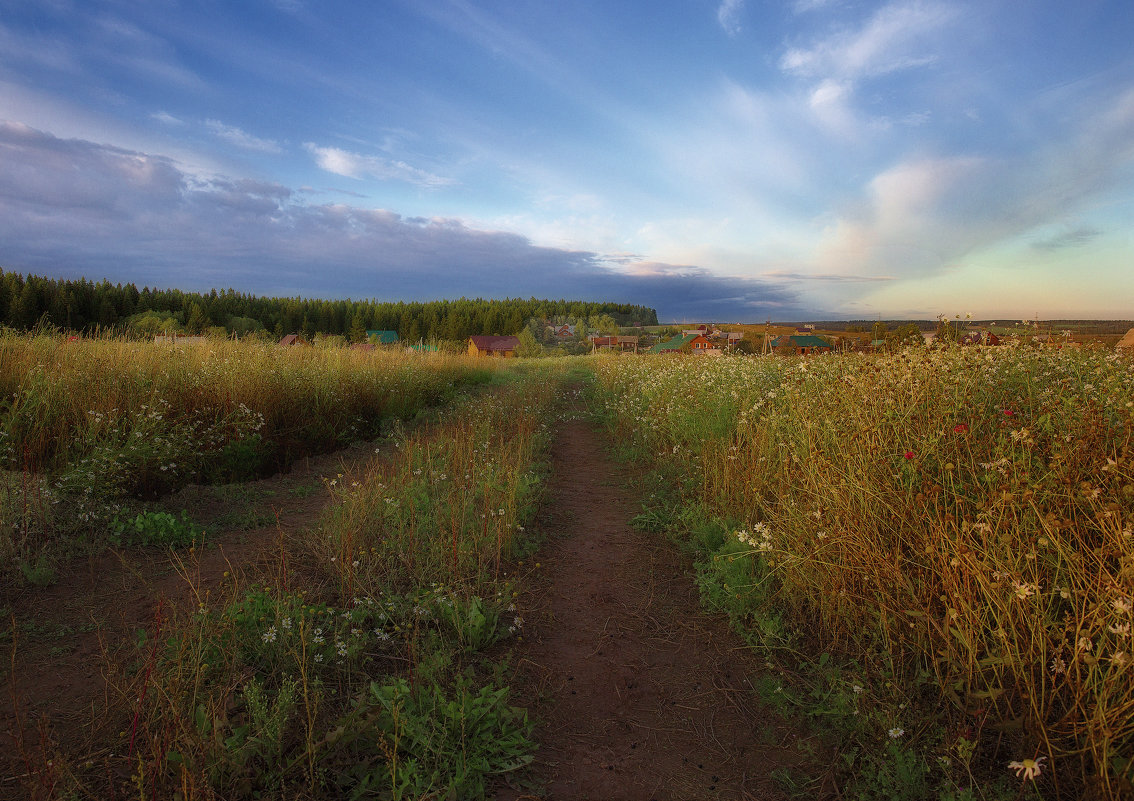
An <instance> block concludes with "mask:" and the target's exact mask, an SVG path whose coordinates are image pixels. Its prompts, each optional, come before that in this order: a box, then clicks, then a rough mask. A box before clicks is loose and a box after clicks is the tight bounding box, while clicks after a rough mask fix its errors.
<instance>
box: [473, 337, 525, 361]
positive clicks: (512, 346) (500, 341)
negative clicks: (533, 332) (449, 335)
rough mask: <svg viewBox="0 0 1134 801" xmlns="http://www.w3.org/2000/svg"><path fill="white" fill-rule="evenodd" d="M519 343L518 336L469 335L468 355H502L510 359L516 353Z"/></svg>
mask: <svg viewBox="0 0 1134 801" xmlns="http://www.w3.org/2000/svg"><path fill="white" fill-rule="evenodd" d="M519 345H520V339H519V337H500V336H478V337H469V356H502V357H504V358H505V359H510V358H512V357H513V356H515V355H516V348H517V347H519Z"/></svg>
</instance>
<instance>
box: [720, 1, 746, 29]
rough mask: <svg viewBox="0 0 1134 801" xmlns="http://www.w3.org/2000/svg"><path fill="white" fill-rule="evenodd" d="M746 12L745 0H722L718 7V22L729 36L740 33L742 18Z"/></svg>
mask: <svg viewBox="0 0 1134 801" xmlns="http://www.w3.org/2000/svg"><path fill="white" fill-rule="evenodd" d="M743 12H744V0H721V4H720V5H719V6H717V22H719V23H720V26H721V27H722V28H724V31H725V33H727V34H728V35H729V36H736V35H737V34H738V33H740V16H741V14H742V13H743Z"/></svg>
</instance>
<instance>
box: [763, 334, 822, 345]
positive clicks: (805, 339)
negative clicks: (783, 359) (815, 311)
mask: <svg viewBox="0 0 1134 801" xmlns="http://www.w3.org/2000/svg"><path fill="white" fill-rule="evenodd" d="M787 339H788V340H789V342H790V343H791V345H792V346H793V347H796V348H829V347H831V343H830V342H828V341H827V340H825V339H823V337H818V336H815V335H814V334H807V335H802V334H792V335H791V336H789V337H788V338H787ZM783 340H784V337H776V338H775V339H773V340H772V347H773V348H778V347H779V346H780V345H781V344H784V343H783Z"/></svg>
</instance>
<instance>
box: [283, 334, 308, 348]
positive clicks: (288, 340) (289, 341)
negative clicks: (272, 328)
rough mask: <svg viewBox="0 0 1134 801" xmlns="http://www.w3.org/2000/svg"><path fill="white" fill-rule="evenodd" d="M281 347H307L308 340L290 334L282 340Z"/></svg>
mask: <svg viewBox="0 0 1134 801" xmlns="http://www.w3.org/2000/svg"><path fill="white" fill-rule="evenodd" d="M280 344H281V345H306V344H307V340H306V339H304V338H303V337H302V336H300V335H299V334H288V335H287V336H286V337H284V338H283V339H281V340H280Z"/></svg>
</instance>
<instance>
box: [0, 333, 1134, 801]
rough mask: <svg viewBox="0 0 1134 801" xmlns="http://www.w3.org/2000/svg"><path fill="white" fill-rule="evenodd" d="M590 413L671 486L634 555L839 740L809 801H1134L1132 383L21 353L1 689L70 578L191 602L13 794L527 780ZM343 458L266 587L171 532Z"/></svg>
mask: <svg viewBox="0 0 1134 801" xmlns="http://www.w3.org/2000/svg"><path fill="white" fill-rule="evenodd" d="M568 362H569V363H570V364H568ZM580 382H583V383H585V384H586V385H587V386H588V390H587V397H588V399H589V400H588V402H589V405H590V408H591V410H592V412H593V414H594V416H595V418H596V420H597V421H599V422H600V423H601V424H602V425H604V426H605V427H606V430H607V431H608V432H609V436H610V440H611V443H612V446H613V447H614V448H616V449H617V450H618V451H619V452H621V453H622V455H623V456H624V457H625V458H627V459H634V460H638V461H639V462H641V463H642V464H644V465H646V466H647V467H648V471H647V472H646V474H645V478H644V479H643V481H644V482H645V484H644V486H645V489H644V491H643V498H644V503H643V507H642V510H641V513H640V514H639V515H638V516H637V517H636V518H635V519H634V523H635V525H636V526H638V527H639V528H641V529H644V530H648V531H652V532H657V535H658V536H659V537H662V536H668V537H669V538H671V539H673V540H675V541H677V542H679V543H681V544H682V546H684V547H685V548H687V549H688V550H689V552H690V553H691V554H692V556H693V560H694V563H695V570H694V572H695V579H696V581H697V583H698V585H699V587H700V591H701V596H702V599H703V601H704V602H705V604H706V605H708V606H709V607H711V608H712V609H713V610H716V611H718V612H721V613H723V614H726V615H728V617H729V619H730V620H731V622H732V626H733V628H734V629H735V631H736V632H737V633H738V634H739V635H740V637H741V638H743V641H744V642H746V643H747V645H748V647H750V648H752V649H754V650H756V651H757V652H758V653H760V654H762V655H763V656H764V658H765V666H766V668H767V672H766V673H764V674H762V675H760V676H752V677H751V681H752V684H753V685H754V686H755V688H756V689H757V691H758V692H759V694H760V695H761V696H762V698H763V700H764V701H765V702H767V703H768V704H770V705H772V706H773V707H775V708H776V709H778V710H780V711H781V712H782V713H783V714H784V716H785V717H786V718H789V719H793V720H799V719H801V718H802V719H809V720H810V721H811V722H812V723H813V724H814V727H815V728H816V729H817V730H820V731H822V732H824V733H825V735H826V736H827V738H828V739H829V741H830V748H831V751H830V753H831V754H832V756H831V757H830V759H829V762H828V763H826V764H822V765H815V766H814V770H812V771H806V772H804V773H802V774H800V775H793V774H786V773H785V774H784V775H780V776H777V777H776V780H777V783H778V786H779V787H780V789H781V790H782V791H783V792H785V793H786V794H788V795H799V796H803V795H811V796H814V795H815V794H816V793H817V792H819V790H818V788H819V787H820V786H821V785H820V784H819V782H827V783H826V784H824V785H822V786H823V787H827V788H830V787H831V786H835V787H838V788H839V790H838V792H839V793H840V795H841V797H844V798H860V799H873V798H908V799H923V798H939V799H942V801H945V800H946V799H952V800H955V801H962V799H1012V798H1080V797H1094V798H1103V799H1119V798H1123V797H1129V796H1130V793H1131V792H1132V781H1134V761H1132V759H1131V755H1132V754H1134V681H1132V680H1131V676H1134V674H1132V673H1131V672H1130V671H1131V660H1132V657H1134V654H1132V650H1134V649H1132V647H1131V645H1132V642H1131V636H1132V626H1134V539H1132V537H1134V467H1132V464H1134V463H1132V462H1131V458H1132V454H1131V446H1132V442H1131V437H1132V428H1134V362H1132V361H1131V359H1130V358H1129V357H1121V356H1117V355H1115V354H1113V353H1111V352H1109V351H1106V350H1102V349H1099V350H1092V349H1085V350H1070V349H1069V350H1055V349H1038V348H1030V347H1016V346H1011V347H999V348H951V349H932V350H927V349H925V348H921V347H916V348H909V349H906V350H903V351H900V352H897V353H893V354H871V355H864V354H854V353H849V354H840V355H825V356H821V357H808V358H796V357H780V356H768V357H739V356H738V357H727V358H719V359H702V358H696V357H681V356H678V357H650V356H633V355H610V356H597V357H589V358H585V359H577V360H556V359H551V360H474V359H469V358H466V357H463V356H452V357H447V356H441V355H421V354H415V353H410V352H405V351H390V352H378V353H364V352H359V351H351V350H348V349H344V348H315V347H308V348H297V349H282V348H279V347H276V346H269V345H263V344H256V343H234V342H223V341H221V342H213V343H209V344H207V345H203V346H187V347H178V348H171V347H168V346H165V347H158V346H154V345H151V344H142V343H137V342H127V341H120V340H113V339H85V340H79V341H70V340H68V339H66V338H62V337H49V336H23V335H16V334H12V333H3V334H0V460H2V464H0V468H2V470H0V591H2V592H0V607H3V608H4V617H5V618H9V619H10V620H11V627H10V630H9V631H8V632H0V643H2V644H3V645H4V646H5V650H10V651H11V652H12V653H11V665H12V666H13V668H12V673H13V674H14V673H16V672H18V671H16V669H15V665H16V664H17V656H18V652H19V651H20V649H22V648H26V647H27V643H26V642H25V640H26V639H27V637H28V636H29V635H28V633H29V632H30V633H31V636H35V633H36V632H37V631H38V632H42V631H44V630H45V629H43V628H42V627H40V628H39V629H36V628H34V627H32V628H29V626H28V622H27V619H28V618H29V616H34V613H35V610H36V606H37V604H38V603H39V599H40V598H41V597H46V596H45V595H43V593H45V592H47V591H48V590H50V588H51V587H52V585H54V584H56V583H57V582H58V581H60V580H63V579H66V577H67V571H68V570H69V569H70V567H69V566H70V565H72V564H73V563H74V561H75V560H76V558H77V557H83V558H90V557H91V555H96V554H99V553H107V552H112V553H114V554H117V555H118V558H119V559H121V561H122V571H121V572H124V573H125V572H128V571H130V570H135V569H138V568H137V567H136V565H137V564H138V563H140V561H144V560H145V559H149V560H151V561H152V560H155V559H156V560H158V561H163V560H164V561H165V562H166V564H167V572H168V571H172V572H173V574H174V577H175V579H176V581H175V583H176V584H177V586H178V587H179V589H178V591H177V592H176V593H175V597H173V598H172V599H171V600H170V601H169V602H168V603H165V602H162V603H159V604H158V605H157V607H156V609H155V610H154V612H153V615H152V617H150V618H148V619H146V620H145V621H144V623H143V625H140V626H138V627H137V628H136V630H134V631H132V632H130V633H129V634H130V637H129V639H128V640H127V641H124V642H118V643H100V646H101V651H100V653H101V656H100V659H101V662H102V667H101V668H100V670H102V671H103V674H104V675H105V687H103V688H102V689H100V690H99V692H98V698H97V699H94V700H92V701H91V704H92V708H93V707H94V706H97V707H98V715H97V717H98V719H99V720H100V721H101V723H100V726H99V727H97V730H95V729H92V730H91V731H90V732H88V733H87V735H86V736H88V741H87V742H85V743H83V747H82V748H79V749H76V748H69V747H65V746H64V745H62V744H61V743H60V742H59V741H58V738H57V737H56V736H55V732H54V730H53V729H52V728H51V725H50V722H45V723H41V724H40V725H38V726H36V725H33V724H32V723H31V721H30V719H29V718H28V717H27V716H24V715H23V713H22V712H21V710H20V708H19V703H16V702H14V720H15V722H16V724H17V725H16V726H15V727H14V736H15V746H16V747H15V749H14V751H13V753H14V754H15V756H14V757H13V759H16V760H17V762H18V764H19V767H20V770H19V777H18V779H19V782H18V784H19V788H20V791H21V792H22V793H23V794H24V795H23V797H32V798H44V799H47V798H64V797H83V796H88V795H92V794H103V795H107V794H109V796H110V797H119V796H121V797H125V798H133V797H138V798H159V797H160V798H182V799H190V798H215V797H224V798H255V797H285V796H286V797H304V798H339V797H376V798H398V799H400V798H425V797H459V798H464V797H481V796H483V795H484V794H485V793H488V792H490V791H491V788H492V787H494V786H495V785H494V782H499V781H500V778H499V777H501V776H505V775H512V774H515V773H516V772H517V771H520V770H521V769H522V768H524V766H526V765H528V764H529V763H530V762H531V760H532V758H533V753H534V749H535V742H534V739H533V733H532V725H531V722H530V721H528V720H527V718H526V715H525V713H524V711H523V710H521V709H518V708H515V707H514V706H513V704H512V701H511V689H510V687H509V676H510V671H509V668H508V667H507V664H508V659H509V654H510V653H511V652H512V651H513V649H515V648H516V647H518V646H519V645H520V643H521V638H522V636H523V614H522V610H521V609H518V608H517V594H518V593H519V592H520V590H521V589H522V586H523V582H524V579H525V576H526V575H527V573H526V571H528V570H530V569H532V568H531V564H530V560H529V558H528V557H530V556H531V554H532V553H534V551H535V548H536V547H537V540H538V537H537V536H534V534H535V532H533V531H532V530H531V529H532V528H533V521H534V520H535V519H536V516H537V512H538V509H539V507H540V504H541V496H542V487H543V485H544V483H545V480H546V477H547V475H548V473H549V471H550V470H552V469H554V466H553V465H550V464H548V453H549V447H550V441H551V437H552V434H553V428H554V420H555V416H556V409H557V408H558V407H557V404H558V403H559V401H560V400H561V399H562V397H564V394H565V393H564V388H565V387H566V386H568V385H573V386H577V385H578V384H579V383H580ZM352 442H353V443H355V447H357V446H358V444H359V443H360V442H365V443H368V444H367V446H366V448H365V449H364V451H365V453H364V454H363V457H364V458H358V459H356V460H355V461H354V462H353V463H352V465H351V466H350V467H349V468H348V467H344V468H343V469H342V470H341V471H340V473H338V474H333V475H331V476H329V477H328V478H327V480H326V481H325V483H323V484H322V485H320V486H317V487H311V488H302V487H300V488H298V489H301V490H302V491H303V493H305V494H306V493H308V492H310V493H317V494H318V495H319V497H320V499H321V500H320V504H321V506H320V508H322V511H321V512H320V513H319V514H318V515H317V518H316V520H315V522H314V524H312V525H308V526H304V527H302V528H287V529H286V530H285V527H283V526H279V523H278V519H277V526H278V530H277V531H273V529H272V526H271V525H268V526H266V527H264V530H263V531H262V532H261V535H260V536H261V540H262V543H263V556H264V559H261V560H259V561H258V562H256V563H255V564H253V563H248V564H243V565H241V564H234V565H225V563H224V561H223V559H220V558H218V557H217V554H218V550H217V546H216V544H215V542H214V541H213V538H214V537H215V536H216V532H215V531H210V530H207V529H206V528H205V527H202V526H201V525H199V524H198V522H197V521H194V520H193V519H191V517H190V516H189V515H188V514H187V512H186V511H185V510H183V509H181V510H179V509H178V508H177V507H176V501H175V499H177V498H179V497H181V496H179V495H177V494H176V493H177V490H179V489H180V488H183V487H186V486H187V485H201V484H214V485H218V486H219V487H220V488H221V489H223V490H224V493H222V494H228V495H230V496H232V497H234V498H238V499H239V498H241V497H245V496H243V495H241V493H242V492H244V491H245V490H244V489H243V487H244V485H246V484H249V483H250V482H251V480H252V479H255V478H258V477H262V476H265V475H269V474H271V473H273V472H275V471H278V470H281V469H283V470H286V469H287V468H288V466H289V465H291V464H292V463H294V462H295V461H296V460H297V459H301V458H305V457H307V456H310V455H312V454H318V453H324V452H330V451H334V450H335V449H337V448H340V447H342V446H344V445H346V444H348V443H352ZM371 446H373V447H372V448H371ZM579 480H580V481H585V480H588V479H587V477H586V476H580V477H579ZM170 499H174V500H170ZM171 504H173V505H171ZM239 536H240V537H243V536H244V534H240V535H239ZM229 544H231V543H229ZM155 554H156V556H155ZM222 556H223V554H222ZM525 562H528V566H527V567H525ZM209 565H212V567H211V568H210V567H209ZM210 570H211V571H212V572H211V573H210ZM222 571H223V572H222ZM18 618H19V620H20V622H19V623H18V622H17V619H18ZM91 636H94V635H91ZM21 638H23V639H21ZM32 645H33V647H34V645H35V644H34V643H32ZM42 650H43V651H44V653H48V651H47V649H46V648H44V649H42ZM0 676H3V673H0ZM9 678H13V676H12V675H9ZM14 678H20V677H19V676H14ZM13 699H15V693H13ZM25 723H26V724H27V725H26V726H25V725H24V724H25ZM14 764H15V763H14ZM13 775H14V776H15V775H16V773H15V771H14V770H13ZM832 783H833V784H832ZM8 789H11V787H9V786H8V785H3V786H0V790H8Z"/></svg>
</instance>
